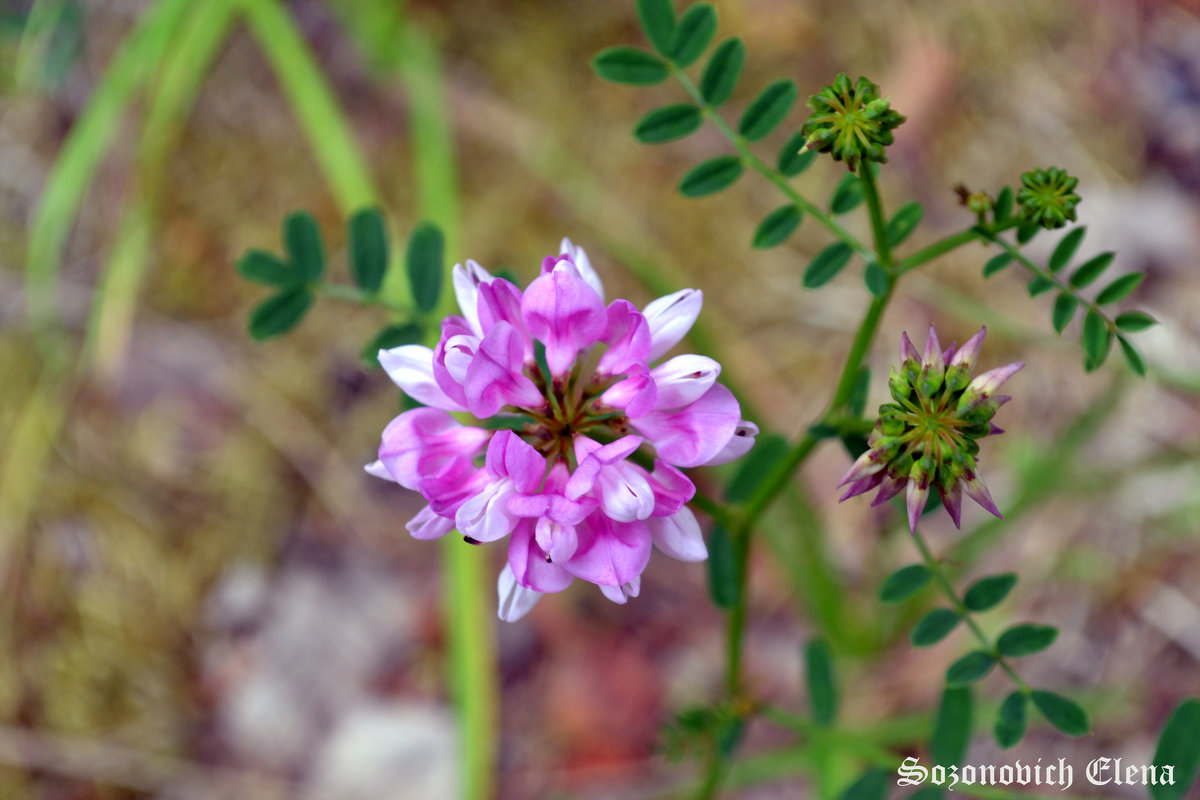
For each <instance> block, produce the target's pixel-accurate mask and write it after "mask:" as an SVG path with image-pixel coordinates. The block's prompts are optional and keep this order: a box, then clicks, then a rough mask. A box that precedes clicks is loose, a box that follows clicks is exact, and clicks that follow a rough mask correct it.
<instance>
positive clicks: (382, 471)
mask: <svg viewBox="0 0 1200 800" xmlns="http://www.w3.org/2000/svg"><path fill="white" fill-rule="evenodd" d="M363 469H364V470H366V471H367V474H368V475H372V476H374V477H376V478H383V479H384V480H385V481H391V482H392V483H395V482H396V479H395V478H393V477H392V473H390V472H388V471H387V467H385V466H384V465H383V462H382V461H372V462H371V463H370V464H367V465H366V466H365V467H363Z"/></svg>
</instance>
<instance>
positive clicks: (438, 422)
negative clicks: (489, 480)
mask: <svg viewBox="0 0 1200 800" xmlns="http://www.w3.org/2000/svg"><path fill="white" fill-rule="evenodd" d="M490 437H491V432H490V431H486V430H483V429H482V428H474V427H469V426H465V425H462V424H460V423H459V422H458V420H456V419H454V417H452V416H450V415H449V414H448V413H446V412H445V411H441V410H439V409H436V408H416V409H413V410H411V411H405V412H404V413H403V414H401V415H400V416H398V417H396V418H395V419H394V420H392V421H391V422H390V423H389V424H388V426H387V427H386V428H384V430H383V436H382V441H381V443H380V445H379V460H380V461H381V462H383V466H384V468H385V469H387V471H388V473H389V474H390V475H391V476H392V478H393V479H394V480H395V481H396V483H399V484H400V485H401V486H403V487H404V488H406V489H415V488H417V485H418V484H419V483H420V481H421V479H422V478H424V477H426V476H429V475H433V474H435V473H436V472H438V470H440V469H441V468H442V467H443V466H444V465H445V464H446V463H448V462H449V461H451V460H453V459H456V458H466V459H471V458H474V457H475V455H476V454H478V453H479V451H480V449H481V448H482V447H483V445H484V443H485V442H487V440H488V439H489V438H490Z"/></svg>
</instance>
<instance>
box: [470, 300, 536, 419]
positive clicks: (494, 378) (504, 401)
mask: <svg viewBox="0 0 1200 800" xmlns="http://www.w3.org/2000/svg"><path fill="white" fill-rule="evenodd" d="M524 362H525V343H524V340H523V339H522V337H521V334H520V333H519V332H518V331H517V329H516V328H514V327H513V326H512V325H509V324H508V323H507V322H497V323H496V324H495V325H494V326H492V328H491V330H489V331H488V332H487V335H486V336H484V337H483V340H482V341H481V342H480V343H479V351H478V352H476V353H475V357H474V358H473V359H472V360H471V365H470V367H469V368H468V369H467V379H466V382H465V383H464V388H465V389H466V395H467V408H469V409H470V410H471V413H472V414H474V415H475V416H477V417H479V418H481V419H482V418H485V417H490V416H492V415H494V414H495V413H496V412H498V411H499V410H500V409H501V408H503V407H504V406H506V405H512V406H518V407H530V408H540V407H541V406H543V405H544V404H545V400H544V399H543V398H542V394H541V392H539V391H538V389H537V387H536V386H534V385H533V381H531V380H530V379H529V377H528V376H527V375H525V374H524V372H523V371H522V370H523V368H524Z"/></svg>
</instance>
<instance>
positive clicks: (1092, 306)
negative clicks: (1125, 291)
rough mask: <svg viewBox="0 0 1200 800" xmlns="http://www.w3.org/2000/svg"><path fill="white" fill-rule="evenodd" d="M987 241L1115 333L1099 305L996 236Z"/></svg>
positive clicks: (1113, 326)
mask: <svg viewBox="0 0 1200 800" xmlns="http://www.w3.org/2000/svg"><path fill="white" fill-rule="evenodd" d="M988 241H991V242H995V243H996V244H998V245H1000V247H1001V248H1003V249H1004V251H1005V252H1006V253H1008V254H1009V255H1010V256H1012V257H1013V258H1014V259H1016V260H1017V262H1019V263H1020V264H1021V266H1023V267H1025V269H1027V270H1029V271H1030V272H1032V273H1033V274H1034V275H1035V276H1037V277H1039V278H1041V279H1042V280H1044V281H1046V282H1047V283H1050V284H1053V285H1054V288H1056V289H1058V290H1059V291H1060V292H1065V293H1066V294H1069V295H1071V296H1072V297H1074V298H1075V299H1076V301H1078V302H1079V304H1080V305H1082V306H1084V307H1085V308H1087V309H1088V310H1089V311H1094V312H1095V313H1096V314H1097V316H1099V317H1100V318H1101V319H1103V320H1104V324H1105V325H1107V326H1108V329H1109V330H1110V331H1113V332H1115V331H1116V330H1117V326H1116V323H1114V322H1113V321H1112V320H1111V319H1110V318H1109V316H1108V315H1107V314H1105V313H1104V311H1103V310H1102V309H1101V308H1100V306H1099V305H1097V304H1096V303H1095V302H1094V301H1092V300H1088V299H1087V298H1085V297H1083V296H1082V295H1080V294H1079V293H1078V292H1077V291H1076V290H1075V287H1073V286H1071V285H1069V284H1066V283H1063V282H1062V281H1060V280H1059V279H1058V275H1056V274H1055V273H1053V272H1051V271H1050V270H1047V269H1043V268H1042V267H1039V266H1038V265H1037V264H1035V263H1033V261H1031V260H1030V259H1029V257H1028V256H1026V255H1025V254H1024V253H1022V252H1021V250H1020V249H1019V248H1018V247H1016V246H1015V245H1012V244H1010V243H1009V242H1006V241H1005V240H1004V239H1001V238H999V237H997V236H989V237H988Z"/></svg>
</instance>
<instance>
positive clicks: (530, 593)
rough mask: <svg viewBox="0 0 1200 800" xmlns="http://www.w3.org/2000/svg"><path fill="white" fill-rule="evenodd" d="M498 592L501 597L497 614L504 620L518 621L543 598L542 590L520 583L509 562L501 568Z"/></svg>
mask: <svg viewBox="0 0 1200 800" xmlns="http://www.w3.org/2000/svg"><path fill="white" fill-rule="evenodd" d="M496 593H497V594H498V595H499V597H500V606H499V609H498V611H497V615H498V616H499V617H500V619H501V620H502V621H504V622H516V621H517V620H519V619H520V618H521V617H523V616H525V615H526V614H528V613H529V610H530V609H531V608H533V607H534V606H535V605H537V601H538V600H540V599H542V593H541V592H538V591H534V590H533V589H527V588H526V587H524V586H522V585H521V584H519V583H518V582H517V576H516V575H514V574H513V571H512V567H510V566H508V565H507V564H505V565H504V569H502V570H500V577H499V578H498V579H497V580H496Z"/></svg>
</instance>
